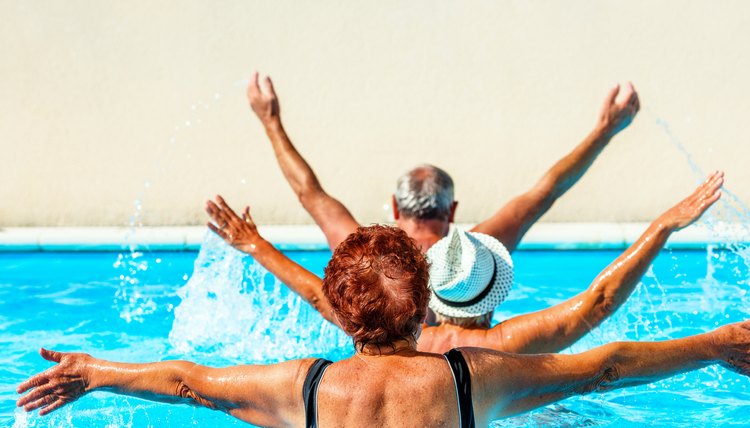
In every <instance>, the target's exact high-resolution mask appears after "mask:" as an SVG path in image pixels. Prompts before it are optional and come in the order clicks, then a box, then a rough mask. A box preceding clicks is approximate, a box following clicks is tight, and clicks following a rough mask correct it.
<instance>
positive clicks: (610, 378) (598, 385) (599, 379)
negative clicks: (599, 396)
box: [583, 364, 622, 394]
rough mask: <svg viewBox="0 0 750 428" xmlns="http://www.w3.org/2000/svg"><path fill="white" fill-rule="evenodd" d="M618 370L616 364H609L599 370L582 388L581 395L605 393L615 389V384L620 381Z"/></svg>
mask: <svg viewBox="0 0 750 428" xmlns="http://www.w3.org/2000/svg"><path fill="white" fill-rule="evenodd" d="M621 377H622V376H621V375H620V370H619V368H618V367H617V365H616V364H609V365H606V366H604V367H602V369H601V370H600V372H599V373H598V374H597V376H596V377H595V378H594V379H592V380H591V381H590V382H589V383H588V384H587V385H586V386H585V388H584V391H583V394H590V393H594V392H597V393H598V392H607V391H611V390H613V389H616V388H617V387H616V384H617V382H618V381H619V380H620V379H621Z"/></svg>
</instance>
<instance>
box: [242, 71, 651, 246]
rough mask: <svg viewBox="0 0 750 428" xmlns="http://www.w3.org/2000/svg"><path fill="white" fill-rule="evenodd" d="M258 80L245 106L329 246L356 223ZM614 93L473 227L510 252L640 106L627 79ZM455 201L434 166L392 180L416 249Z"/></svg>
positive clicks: (428, 242) (401, 221) (432, 237)
mask: <svg viewBox="0 0 750 428" xmlns="http://www.w3.org/2000/svg"><path fill="white" fill-rule="evenodd" d="M258 80H259V76H258V73H257V72H256V73H254V75H253V77H252V78H251V80H250V84H249V86H248V89H247V97H248V100H249V102H250V106H251V107H252V110H253V111H254V112H255V114H256V115H257V116H258V118H259V119H260V121H261V123H262V124H263V126H264V127H265V130H266V134H267V135H268V138H269V139H270V140H271V144H272V146H273V150H274V153H275V154H276V159H277V161H278V162H279V166H280V167H281V170H282V172H283V173H284V176H285V177H286V179H287V181H288V182H289V184H290V186H291V187H292V190H293V191H294V192H295V193H296V194H297V197H298V198H299V200H300V202H301V203H302V206H303V207H304V208H305V209H306V210H307V212H309V213H310V215H311V216H312V218H313V219H314V220H315V222H316V223H317V224H318V226H320V228H321V229H322V230H323V233H324V234H325V236H326V239H327V240H328V245H329V246H330V248H331V250H333V249H335V248H336V247H337V246H338V244H339V243H340V242H341V241H343V240H344V238H346V237H347V236H348V235H349V234H350V233H352V232H354V230H356V229H357V227H358V226H359V223H358V222H357V221H356V220H355V219H354V217H353V216H352V215H351V213H350V212H349V210H347V209H346V207H345V206H344V205H343V204H342V203H341V202H339V201H338V200H337V199H335V198H333V197H331V196H330V195H329V194H328V193H326V192H325V190H323V187H322V186H321V185H320V182H319V181H318V178H317V177H316V176H315V173H314V172H313V170H312V168H310V166H309V165H308V164H307V162H306V161H305V160H304V159H303V158H302V156H301V155H300V154H299V152H297V149H295V147H294V145H293V144H292V141H291V140H290V139H289V137H288V136H287V134H286V132H285V131H284V127H283V126H282V124H281V115H280V109H279V101H278V98H277V96H276V93H275V91H274V89H273V84H272V83H271V79H270V78H268V77H266V78H264V79H263V82H262V84H261V83H260V82H259V81H258ZM619 91H620V87H619V85H618V86H615V87H614V88H612V89H611V90H610V91H609V94H607V97H606V99H605V101H604V105H603V107H602V109H601V112H600V114H599V119H598V121H597V124H596V127H595V128H594V130H593V131H591V133H590V134H589V135H588V136H587V137H586V138H585V139H584V140H583V142H581V143H580V144H579V145H578V146H576V147H575V149H573V151H572V152H570V153H569V154H568V155H567V156H565V157H563V158H562V159H561V160H559V161H558V162H557V163H556V164H555V165H553V166H552V168H550V169H549V170H548V171H547V173H546V174H544V176H543V177H542V179H541V180H539V181H538V182H537V183H536V184H535V185H534V186H533V187H532V188H531V189H530V190H529V191H527V192H525V193H523V194H521V195H519V196H517V197H516V198H514V199H512V200H511V201H510V202H508V203H506V204H505V205H504V206H503V207H502V208H500V210H499V211H497V212H496V213H495V214H494V215H493V216H492V217H490V218H489V219H487V220H485V221H483V222H481V223H479V224H477V225H476V226H475V227H474V228H473V229H472V231H473V232H481V233H485V234H487V235H490V236H492V237H494V238H495V239H498V240H499V241H500V242H502V243H503V245H504V246H505V247H506V248H507V249H508V251H509V252H513V250H515V248H516V246H517V245H518V242H519V241H520V240H521V238H522V237H523V235H524V234H525V233H526V231H527V230H528V229H529V228H530V227H531V225H532V224H534V222H536V221H537V220H538V219H539V218H540V217H541V216H542V215H543V214H544V213H545V212H547V210H548V209H549V208H550V207H551V206H552V204H553V203H554V202H555V201H556V200H557V198H559V197H560V196H562V195H563V194H564V193H565V192H566V191H567V190H568V189H570V188H571V187H572V186H573V185H574V184H575V183H576V182H577V181H578V179H579V178H581V176H582V175H583V174H584V173H585V172H586V170H587V169H588V168H589V166H591V164H592V163H593V162H594V159H596V157H597V156H598V155H599V153H600V152H601V151H602V150H603V149H604V148H605V147H606V146H607V144H608V143H609V141H610V140H611V139H612V137H614V136H615V135H616V134H617V133H618V132H620V131H621V130H623V129H624V128H625V127H627V126H628V125H629V124H630V122H631V121H632V120H633V118H634V117H635V115H636V113H637V112H638V109H639V107H640V106H639V102H638V94H637V93H636V92H635V89H634V88H633V85H631V84H630V83H628V84H627V85H626V87H625V90H624V93H623V97H622V98H624V100H622V101H619V102H618V101H617V95H618V93H619ZM456 205H457V203H456V202H455V201H454V200H453V181H452V180H451V178H450V176H449V175H448V174H447V173H445V171H443V170H441V169H439V168H436V167H434V166H430V165H422V166H418V167H416V168H414V169H413V170H411V171H409V172H408V173H406V174H405V175H404V176H402V177H401V178H399V180H398V186H397V190H396V194H395V196H394V215H395V218H396V225H397V226H398V227H400V228H401V229H403V230H404V231H406V232H407V234H408V235H409V236H410V237H412V238H413V239H414V240H415V241H417V243H418V244H419V245H420V247H421V248H422V251H427V249H429V248H430V247H431V246H432V245H433V244H435V243H436V242H437V241H439V240H440V239H442V238H443V237H445V236H446V235H447V234H448V231H449V226H450V224H451V223H452V222H453V218H454V215H455V212H456Z"/></svg>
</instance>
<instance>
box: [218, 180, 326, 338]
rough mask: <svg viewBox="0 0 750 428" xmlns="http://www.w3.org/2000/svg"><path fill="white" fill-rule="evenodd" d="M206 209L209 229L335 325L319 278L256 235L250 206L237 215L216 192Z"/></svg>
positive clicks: (256, 229) (256, 231)
mask: <svg viewBox="0 0 750 428" xmlns="http://www.w3.org/2000/svg"><path fill="white" fill-rule="evenodd" d="M206 212H207V213H208V215H209V216H210V217H211V219H212V220H213V221H214V222H215V223H216V224H213V223H210V222H209V223H208V228H209V229H211V230H212V231H213V232H214V233H216V234H217V235H219V236H220V237H221V238H222V239H224V241H226V243H227V244H229V245H231V246H232V247H234V248H236V249H237V250H239V251H242V252H244V253H247V254H250V255H251V256H253V258H254V259H255V261H257V262H258V263H260V264H261V265H262V266H263V267H264V268H266V269H267V270H268V271H269V272H271V274H273V275H274V276H275V277H276V278H278V279H279V281H281V282H283V283H284V284H286V286H287V287H289V289H290V290H292V291H294V292H295V293H297V294H299V295H300V297H302V298H303V299H305V301H307V302H308V303H310V304H311V305H312V306H313V307H314V308H315V309H316V310H317V311H318V312H320V314H321V315H322V316H323V318H325V319H326V320H328V321H330V322H332V323H333V324H336V325H338V322H337V320H336V317H335V316H334V315H333V310H332V309H331V305H330V303H329V302H328V299H326V297H325V295H324V294H323V288H322V287H323V281H322V280H321V279H320V278H318V277H317V276H316V275H315V274H313V273H312V272H310V271H309V270H307V269H305V268H303V267H302V266H300V265H299V264H297V263H295V262H294V261H292V260H291V259H290V258H289V257H287V256H285V255H284V253H282V252H281V251H279V250H277V249H276V247H274V246H273V245H271V243H270V242H268V241H266V240H265V239H263V237H262V236H260V234H259V233H258V228H257V227H256V226H255V223H254V222H253V219H252V218H251V217H250V207H245V211H244V212H243V213H242V218H240V216H238V215H237V213H235V212H234V210H232V208H230V207H229V205H227V203H226V201H224V198H222V197H221V196H219V195H217V196H216V202H215V203H214V202H213V201H208V202H206Z"/></svg>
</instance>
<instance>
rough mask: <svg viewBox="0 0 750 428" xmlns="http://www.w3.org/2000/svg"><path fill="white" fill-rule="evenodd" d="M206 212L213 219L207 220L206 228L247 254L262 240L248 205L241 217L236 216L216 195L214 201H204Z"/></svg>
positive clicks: (252, 251)
mask: <svg viewBox="0 0 750 428" xmlns="http://www.w3.org/2000/svg"><path fill="white" fill-rule="evenodd" d="M206 212H207V213H208V215H209V216H210V217H211V219H212V220H213V221H214V223H216V224H214V223H211V222H209V223H208V228H209V229H211V230H212V231H213V232H214V233H216V234H217V235H219V236H220V237H221V238H222V239H223V240H224V241H225V242H226V243H227V244H229V245H231V246H232V247H234V248H236V249H238V250H240V251H242V252H244V253H248V254H251V255H252V254H253V253H254V251H255V249H256V247H257V244H258V243H259V242H260V241H261V240H263V238H262V237H261V236H260V234H259V233H258V228H257V226H255V223H254V222H253V219H252V218H251V217H250V207H249V206H246V207H245V211H244V212H243V213H242V217H240V216H238V215H237V213H235V212H234V210H232V208H230V207H229V205H227V203H226V201H225V200H224V198H222V197H221V196H220V195H216V202H213V201H210V200H209V201H207V202H206Z"/></svg>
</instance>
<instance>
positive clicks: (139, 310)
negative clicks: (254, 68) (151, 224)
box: [113, 81, 241, 323]
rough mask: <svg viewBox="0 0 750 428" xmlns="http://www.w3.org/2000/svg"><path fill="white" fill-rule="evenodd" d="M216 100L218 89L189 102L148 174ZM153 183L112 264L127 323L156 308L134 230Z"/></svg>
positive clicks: (140, 197)
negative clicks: (147, 288)
mask: <svg viewBox="0 0 750 428" xmlns="http://www.w3.org/2000/svg"><path fill="white" fill-rule="evenodd" d="M238 82H241V81H235V82H234V84H233V86H234V87H237V86H238ZM220 102H221V93H219V92H216V93H214V94H213V95H212V96H211V97H210V99H209V100H202V101H197V102H195V103H193V104H192V105H191V106H190V111H189V112H188V115H187V116H186V117H185V118H184V119H182V120H179V121H177V123H176V124H175V126H174V130H173V133H172V135H171V136H170V137H169V146H168V147H167V151H166V152H165V153H164V154H163V155H162V156H161V157H160V158H159V159H157V160H156V161H154V164H153V167H152V172H151V173H150V175H151V176H154V175H156V173H157V172H158V171H160V170H161V165H162V161H163V160H164V159H172V158H177V156H174V154H173V153H172V152H173V151H174V150H182V149H183V148H184V147H183V146H184V145H185V144H186V143H189V140H188V139H187V138H186V136H185V135H184V130H187V129H189V128H196V127H198V126H200V125H201V124H202V123H203V119H202V117H201V116H202V115H203V114H204V113H205V112H206V111H208V110H210V109H211V108H213V107H215V106H216V105H217V104H218V103H220ZM186 156H187V157H190V156H191V155H190V153H187V154H186ZM153 183H154V180H153V179H151V178H149V177H148V176H147V177H146V179H145V180H144V182H143V188H142V189H141V191H140V194H139V195H138V197H137V198H136V199H135V200H134V202H133V205H134V208H133V214H132V215H131V216H130V218H129V219H128V223H127V225H128V231H127V233H126V234H125V242H126V246H127V251H125V252H122V253H120V254H118V256H117V260H116V261H115V262H114V264H113V266H114V268H115V269H117V270H119V271H120V275H119V277H120V286H119V287H118V289H117V292H116V293H115V300H114V305H115V308H116V309H117V310H118V311H119V313H120V318H122V319H123V320H125V321H127V322H128V323H130V322H141V323H142V322H143V321H145V319H146V317H147V316H148V315H151V314H153V313H155V312H156V310H157V304H156V303H155V300H154V299H153V298H152V297H150V296H149V295H148V293H147V292H146V291H145V289H144V285H143V284H141V277H142V275H143V274H144V273H145V272H146V271H148V268H149V266H148V263H147V262H146V261H144V260H142V257H143V253H142V252H140V251H139V250H142V251H148V246H144V245H143V244H142V243H139V242H137V231H138V229H140V228H142V227H143V203H142V201H143V200H144V199H145V197H146V194H147V193H148V192H149V191H150V189H151V188H152V187H153Z"/></svg>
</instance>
